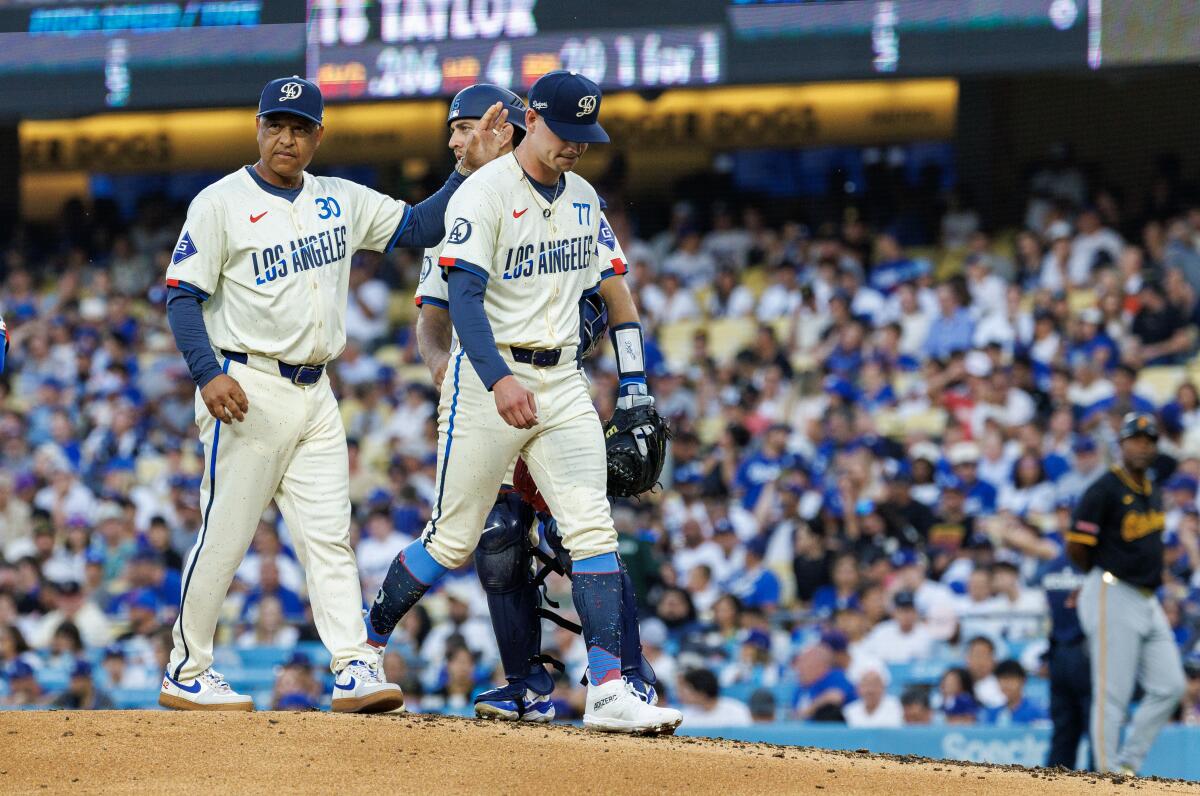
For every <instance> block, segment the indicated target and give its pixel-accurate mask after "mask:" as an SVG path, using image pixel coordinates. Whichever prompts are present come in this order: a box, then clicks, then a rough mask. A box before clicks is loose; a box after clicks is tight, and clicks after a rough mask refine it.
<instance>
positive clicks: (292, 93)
mask: <svg viewBox="0 0 1200 796" xmlns="http://www.w3.org/2000/svg"><path fill="white" fill-rule="evenodd" d="M303 93H304V85H303V84H302V83H297V82H295V81H292V82H291V83H284V84H283V85H282V86H280V87H279V101H280V102H287V101H288V100H294V99H299V98H300V95H301V94H303Z"/></svg>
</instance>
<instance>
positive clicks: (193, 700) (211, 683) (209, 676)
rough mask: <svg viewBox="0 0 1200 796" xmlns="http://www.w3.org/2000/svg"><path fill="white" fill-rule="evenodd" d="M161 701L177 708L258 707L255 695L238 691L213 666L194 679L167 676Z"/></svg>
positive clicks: (236, 708) (174, 708)
mask: <svg viewBox="0 0 1200 796" xmlns="http://www.w3.org/2000/svg"><path fill="white" fill-rule="evenodd" d="M158 704H160V705H162V706H163V707H164V708H172V709H173V710H254V698H253V697H250V696H247V695H246V694H239V693H238V692H237V691H234V690H233V689H232V688H230V687H229V683H227V682H225V678H224V677H222V676H221V673H220V672H218V671H216V670H215V669H213V668H211V667H210V668H208V669H205V670H204V671H203V672H201V673H200V676H199V677H196V678H195V679H193V680H176V679H174V678H172V677H171V676H170V675H169V674H168V675H163V682H162V690H160V691H159V692H158Z"/></svg>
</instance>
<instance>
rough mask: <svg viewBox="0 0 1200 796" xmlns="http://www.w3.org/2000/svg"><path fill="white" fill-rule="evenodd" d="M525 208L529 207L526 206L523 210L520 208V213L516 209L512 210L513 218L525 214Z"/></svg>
mask: <svg viewBox="0 0 1200 796" xmlns="http://www.w3.org/2000/svg"><path fill="white" fill-rule="evenodd" d="M526 210H529V208H528V207H527V208H525V210H522V211H521V212H520V213H518V212H517V211H516V210H514V211H513V218H520V217H521V216H523V215H525V212H526Z"/></svg>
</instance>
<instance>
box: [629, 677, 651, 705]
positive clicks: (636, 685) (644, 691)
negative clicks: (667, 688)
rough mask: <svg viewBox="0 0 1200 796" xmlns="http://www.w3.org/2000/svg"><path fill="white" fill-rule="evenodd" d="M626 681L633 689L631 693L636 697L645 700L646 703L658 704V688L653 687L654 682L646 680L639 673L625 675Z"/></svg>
mask: <svg viewBox="0 0 1200 796" xmlns="http://www.w3.org/2000/svg"><path fill="white" fill-rule="evenodd" d="M625 679H626V681H628V682H629V687H630V688H632V689H633V693H634V694H636V695H637V698H638V699H640V700H642V701H643V702H645V703H646V704H647V705H652V706H653V705H657V704H658V689H656V688H655V687H654V683H651V682H650V681H649V680H646V679H645V678H643V677H642V676H641V675H639V674H627V675H625Z"/></svg>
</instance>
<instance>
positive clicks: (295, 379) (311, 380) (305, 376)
mask: <svg viewBox="0 0 1200 796" xmlns="http://www.w3.org/2000/svg"><path fill="white" fill-rule="evenodd" d="M221 356H223V357H225V358H226V359H232V360H233V361H234V362H240V363H242V364H243V365H246V364H249V359H250V357H248V356H246V355H245V354H241V353H238V352H237V351H226V350H225V349H224V348H222V349H221ZM263 358H264V359H270V357H263ZM271 361H272V362H274V363H275V364H276V365H278V366H279V375H280V376H283V377H284V378H285V379H287V380H288V381H290V382H291V383H292V384H299V385H300V386H301V387H308V386H311V385H313V384H316V383H317V382H319V381H320V380H321V375H322V374H324V373H325V366H324V365H289V364H288V363H286V362H280V361H279V360H276V359H272V360H271Z"/></svg>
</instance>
